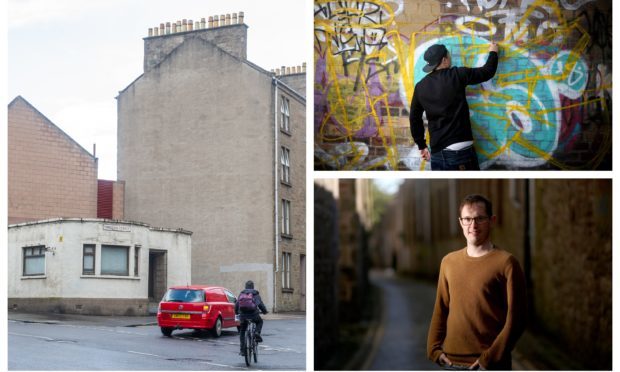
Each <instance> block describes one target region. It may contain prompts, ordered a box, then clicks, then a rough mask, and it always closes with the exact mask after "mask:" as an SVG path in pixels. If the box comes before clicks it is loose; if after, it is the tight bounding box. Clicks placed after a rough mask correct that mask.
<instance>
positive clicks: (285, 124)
mask: <svg viewBox="0 0 620 372" xmlns="http://www.w3.org/2000/svg"><path fill="white" fill-rule="evenodd" d="M288 107H289V101H288V98H286V97H284V96H282V103H281V104H280V129H281V130H283V131H285V132H290V130H291V128H290V126H289V124H290V123H289V121H290V115H289V110H288Z"/></svg>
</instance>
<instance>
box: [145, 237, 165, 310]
mask: <svg viewBox="0 0 620 372" xmlns="http://www.w3.org/2000/svg"><path fill="white" fill-rule="evenodd" d="M167 276H168V267H167V257H166V251H161V250H157V249H150V250H149V312H151V311H152V310H151V307H152V306H151V305H152V304H155V312H157V305H158V304H159V301H160V300H161V299H162V297H163V296H164V294H165V293H166V290H167V289H168V281H167Z"/></svg>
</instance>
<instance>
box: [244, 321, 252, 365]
mask: <svg viewBox="0 0 620 372" xmlns="http://www.w3.org/2000/svg"><path fill="white" fill-rule="evenodd" d="M250 328H251V327H248V328H247V329H246V331H245V365H246V366H248V367H249V366H250V362H251V361H252V330H251V329H250Z"/></svg>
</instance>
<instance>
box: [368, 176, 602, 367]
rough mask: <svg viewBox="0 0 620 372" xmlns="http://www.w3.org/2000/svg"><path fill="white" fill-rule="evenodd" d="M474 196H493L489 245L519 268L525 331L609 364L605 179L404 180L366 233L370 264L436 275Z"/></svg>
mask: <svg viewBox="0 0 620 372" xmlns="http://www.w3.org/2000/svg"><path fill="white" fill-rule="evenodd" d="M474 193H475V194H482V195H485V196H487V197H488V198H489V199H490V200H491V202H492V203H493V213H494V214H495V215H496V216H497V222H496V224H495V227H494V228H493V232H492V235H491V239H492V241H493V243H495V244H496V245H498V246H499V247H501V248H503V249H505V250H507V251H509V252H511V253H512V254H513V255H514V256H515V257H516V258H517V259H518V260H519V261H520V263H521V265H522V267H523V269H524V272H525V276H526V281H527V284H528V295H529V310H530V324H529V327H530V329H536V330H537V331H539V332H541V333H542V334H545V335H547V336H549V337H550V338H551V339H552V340H553V342H554V344H555V345H557V346H559V347H561V348H562V349H563V350H565V351H566V352H567V354H569V355H572V356H574V359H575V360H576V361H578V362H580V363H582V364H583V366H587V367H588V368H586V369H610V368H611V352H612V346H611V340H612V339H611V320H612V314H611V309H612V291H611V288H612V276H611V271H612V244H611V233H612V227H611V216H612V211H611V180H608V179H598V180H588V179H571V180H561V179H548V180H544V179H536V180H527V179H504V180H501V179H469V180H448V179H433V180H428V179H417V180H407V181H405V183H404V184H403V185H402V186H401V187H400V190H399V192H398V195H397V196H396V199H395V200H396V201H397V202H394V203H393V204H392V205H391V208H388V214H387V215H386V216H385V219H384V221H383V223H382V225H381V228H380V229H377V234H378V235H379V237H375V239H373V240H372V241H373V242H374V243H375V244H373V246H372V247H371V250H372V251H373V253H374V254H373V257H374V258H375V261H374V265H375V266H380V267H389V266H392V265H393V267H394V268H395V269H396V271H397V272H398V273H400V274H408V275H414V276H417V277H426V278H431V279H433V280H436V277H437V275H438V272H439V265H440V262H441V259H442V257H443V256H445V255H446V254H447V253H449V252H451V251H455V250H457V249H460V248H463V247H465V245H466V242H465V239H464V237H463V234H462V231H461V227H460V224H459V221H458V217H459V209H458V207H459V205H460V202H461V200H462V199H463V198H464V197H465V196H466V195H468V194H474ZM397 219H401V220H402V222H401V223H395V220H397Z"/></svg>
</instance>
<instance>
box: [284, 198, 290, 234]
mask: <svg viewBox="0 0 620 372" xmlns="http://www.w3.org/2000/svg"><path fill="white" fill-rule="evenodd" d="M282 234H283V235H291V201H290V200H286V199H282Z"/></svg>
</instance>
